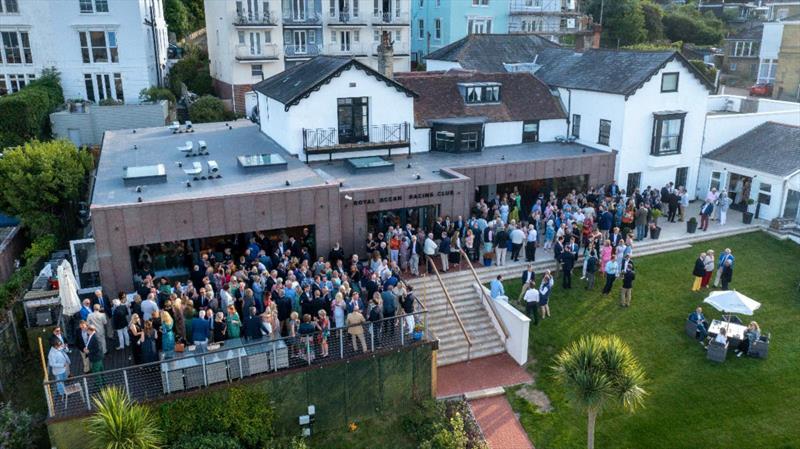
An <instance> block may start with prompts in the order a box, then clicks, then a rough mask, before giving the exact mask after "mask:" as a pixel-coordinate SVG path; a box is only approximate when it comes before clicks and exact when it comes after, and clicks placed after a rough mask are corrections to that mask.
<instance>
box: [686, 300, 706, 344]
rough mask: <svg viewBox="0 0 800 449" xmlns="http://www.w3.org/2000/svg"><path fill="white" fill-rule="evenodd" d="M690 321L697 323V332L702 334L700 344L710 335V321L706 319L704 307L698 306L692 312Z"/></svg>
mask: <svg viewBox="0 0 800 449" xmlns="http://www.w3.org/2000/svg"><path fill="white" fill-rule="evenodd" d="M689 321H692V322H694V323H695V324H697V333H698V335H699V336H700V344H701V345H702V344H703V341H704V340H705V339H706V337H707V336H708V321H706V317H705V315H703V308H702V307H698V308H697V309H695V311H694V312H692V313H690V314H689Z"/></svg>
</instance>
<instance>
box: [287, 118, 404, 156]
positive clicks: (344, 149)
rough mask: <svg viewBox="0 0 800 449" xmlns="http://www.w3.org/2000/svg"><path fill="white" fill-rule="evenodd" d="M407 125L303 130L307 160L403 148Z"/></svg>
mask: <svg viewBox="0 0 800 449" xmlns="http://www.w3.org/2000/svg"><path fill="white" fill-rule="evenodd" d="M410 130H411V125H410V124H409V123H408V122H404V123H393V124H386V125H371V126H339V127H338V128H313V129H307V128H303V151H304V152H305V154H306V157H308V156H311V155H318V154H329V155H331V157H332V155H333V154H335V153H348V152H352V151H361V150H376V149H389V150H391V149H392V148H404V147H408V146H409V145H410V135H411V133H410Z"/></svg>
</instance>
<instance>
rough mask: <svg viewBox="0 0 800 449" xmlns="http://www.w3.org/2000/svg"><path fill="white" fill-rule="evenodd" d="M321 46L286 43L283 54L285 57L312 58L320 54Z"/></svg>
mask: <svg viewBox="0 0 800 449" xmlns="http://www.w3.org/2000/svg"><path fill="white" fill-rule="evenodd" d="M320 47H321V46H320V45H317V44H286V45H284V46H283V55H284V57H285V58H311V57H314V56H318V55H319V54H320V52H321V50H322V49H321V48H320Z"/></svg>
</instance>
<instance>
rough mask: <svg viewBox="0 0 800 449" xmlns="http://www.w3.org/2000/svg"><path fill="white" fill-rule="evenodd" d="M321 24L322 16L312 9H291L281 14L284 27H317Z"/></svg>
mask: <svg viewBox="0 0 800 449" xmlns="http://www.w3.org/2000/svg"><path fill="white" fill-rule="evenodd" d="M321 26H322V17H320V15H319V14H317V13H316V12H314V11H291V12H290V13H289V14H284V15H283V27H284V28H312V27H315V28H318V27H321Z"/></svg>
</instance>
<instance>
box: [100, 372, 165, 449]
mask: <svg viewBox="0 0 800 449" xmlns="http://www.w3.org/2000/svg"><path fill="white" fill-rule="evenodd" d="M93 402H94V405H95V408H97V412H96V413H95V414H94V415H92V416H90V417H89V419H88V427H89V436H91V437H92V443H93V447H95V448H97V449H160V448H161V444H162V433H161V429H159V428H158V424H157V420H156V418H155V416H154V415H153V414H152V413H151V412H150V409H149V408H147V407H146V406H144V405H141V404H135V403H133V402H131V400H130V399H129V398H128V395H127V394H125V392H124V391H123V390H122V389H121V388H118V387H109V388H105V389H103V390H102V391H101V392H100V397H97V398H94V400H93Z"/></svg>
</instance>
